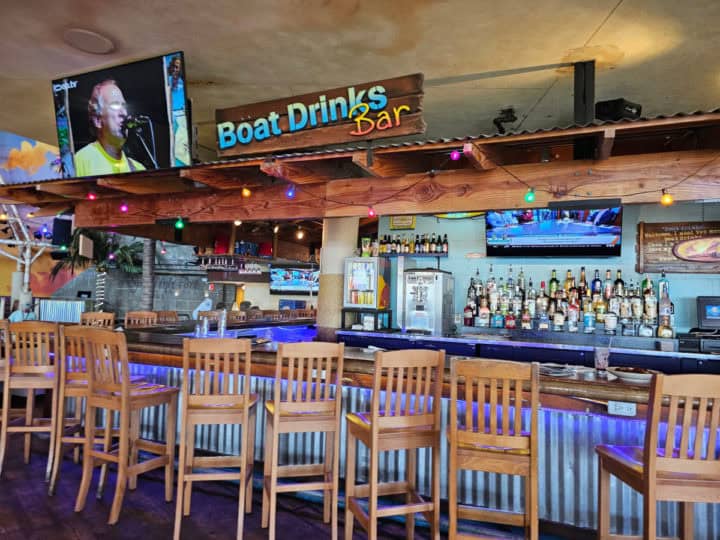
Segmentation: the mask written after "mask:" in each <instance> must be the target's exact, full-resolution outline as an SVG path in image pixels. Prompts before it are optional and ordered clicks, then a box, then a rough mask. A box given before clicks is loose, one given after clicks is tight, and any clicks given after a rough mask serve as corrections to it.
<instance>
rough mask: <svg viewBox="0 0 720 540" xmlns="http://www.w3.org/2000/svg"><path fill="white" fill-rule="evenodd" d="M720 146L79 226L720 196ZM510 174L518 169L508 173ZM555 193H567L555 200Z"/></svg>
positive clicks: (273, 197) (263, 193) (187, 207)
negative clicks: (666, 192)
mask: <svg viewBox="0 0 720 540" xmlns="http://www.w3.org/2000/svg"><path fill="white" fill-rule="evenodd" d="M718 155H719V154H718V151H717V150H692V151H683V152H663V153H659V154H645V155H631V156H611V157H609V158H608V159H606V160H603V161H599V162H597V161H592V160H585V161H556V162H551V163H533V164H525V165H510V166H507V167H504V168H501V167H498V168H495V169H491V170H487V171H478V170H475V169H460V170H453V171H447V172H442V173H436V174H435V175H434V176H432V175H430V174H427V173H426V174H412V175H405V176H402V177H395V178H388V179H385V180H383V182H381V183H379V182H377V181H376V180H374V179H373V178H354V179H342V180H334V181H331V182H329V183H328V184H327V185H310V186H307V187H305V188H304V189H302V190H298V192H297V195H296V198H295V199H292V200H289V199H287V198H286V197H285V196H284V187H285V186H284V185H273V186H263V187H261V188H259V189H257V190H254V191H253V195H252V197H250V198H249V199H243V198H242V197H241V195H240V192H239V191H238V190H234V191H222V192H215V193H208V192H203V193H198V192H195V193H183V194H173V195H170V196H168V197H163V198H160V197H157V198H152V199H151V198H149V197H144V198H138V199H137V200H132V201H128V203H129V204H130V212H128V213H127V214H123V213H121V212H120V211H119V210H118V209H117V207H116V205H115V204H114V203H112V201H102V200H100V201H93V202H89V201H88V202H85V201H82V202H78V203H77V204H76V211H75V220H76V224H77V225H78V226H86V227H103V226H109V225H110V224H116V225H118V226H122V225H142V224H147V223H154V222H155V220H156V219H160V218H166V219H167V218H173V217H177V216H178V215H183V216H190V217H191V223H192V222H223V221H225V222H228V221H232V220H234V219H243V220H268V219H276V220H291V219H302V218H319V217H344V216H366V215H367V208H368V205H373V208H374V209H375V210H376V211H377V212H378V214H380V215H395V214H417V213H428V214H429V213H436V212H454V211H474V210H488V209H493V208H519V207H526V206H527V203H525V202H524V200H523V195H524V194H525V192H526V191H527V186H526V185H524V184H522V183H521V182H518V180H516V179H515V178H513V176H512V175H515V176H517V177H518V178H520V179H521V180H522V181H523V182H526V183H527V184H529V185H531V186H533V187H534V188H535V192H536V199H535V203H534V204H533V206H536V207H543V206H546V205H547V203H548V202H550V201H558V200H578V196H582V198H583V199H585V198H622V200H623V202H625V203H648V202H653V203H654V202H657V200H658V197H659V194H660V190H661V189H662V188H665V187H667V186H669V185H673V184H674V183H677V182H679V181H681V180H684V179H685V178H687V180H684V181H683V182H682V183H681V184H680V185H677V186H675V187H673V189H672V193H673V196H674V197H675V200H677V201H683V200H697V199H704V198H720V159H718ZM510 173H512V175H511V174H510ZM554 194H565V195H562V196H561V197H559V198H556V197H555V196H554Z"/></svg>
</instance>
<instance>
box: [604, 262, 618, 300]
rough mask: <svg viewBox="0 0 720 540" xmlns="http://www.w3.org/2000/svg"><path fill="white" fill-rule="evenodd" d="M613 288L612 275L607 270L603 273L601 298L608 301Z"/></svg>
mask: <svg viewBox="0 0 720 540" xmlns="http://www.w3.org/2000/svg"><path fill="white" fill-rule="evenodd" d="M614 288H615V284H614V283H613V280H612V275H611V272H610V269H609V268H608V269H607V270H606V271H605V282H604V283H603V297H604V298H605V300H610V298H611V297H612V295H613V290H614Z"/></svg>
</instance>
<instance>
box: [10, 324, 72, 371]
mask: <svg viewBox="0 0 720 540" xmlns="http://www.w3.org/2000/svg"><path fill="white" fill-rule="evenodd" d="M58 334H59V326H58V325H57V323H53V322H45V321H24V322H16V323H10V325H9V336H8V338H9V339H6V340H5V347H6V349H5V351H6V352H5V357H6V358H11V359H12V361H11V362H9V365H8V366H7V369H8V373H9V375H42V374H44V373H55V368H56V366H55V347H56V345H57V344H58V341H59V339H60V338H59V335H58Z"/></svg>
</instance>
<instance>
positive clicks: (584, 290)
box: [578, 266, 588, 298]
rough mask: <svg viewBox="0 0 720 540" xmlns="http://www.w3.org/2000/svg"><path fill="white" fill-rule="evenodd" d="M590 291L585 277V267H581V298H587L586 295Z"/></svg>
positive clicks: (579, 286)
mask: <svg viewBox="0 0 720 540" xmlns="http://www.w3.org/2000/svg"><path fill="white" fill-rule="evenodd" d="M587 290H588V284H587V278H586V277H585V267H584V266H581V267H580V283H578V293H579V294H580V298H582V297H584V296H585V293H587Z"/></svg>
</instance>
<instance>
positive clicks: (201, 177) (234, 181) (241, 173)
mask: <svg viewBox="0 0 720 540" xmlns="http://www.w3.org/2000/svg"><path fill="white" fill-rule="evenodd" d="M180 177H181V178H184V179H186V180H192V181H193V182H200V183H202V184H205V185H206V186H208V187H210V188H213V189H242V188H243V187H245V186H249V187H252V186H259V185H262V184H263V183H264V182H265V180H266V178H265V176H264V175H263V174H262V173H261V172H260V171H259V170H258V168H256V167H243V168H239V167H235V168H230V167H228V168H224V169H214V168H206V167H203V168H194V169H183V170H182V171H180Z"/></svg>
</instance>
